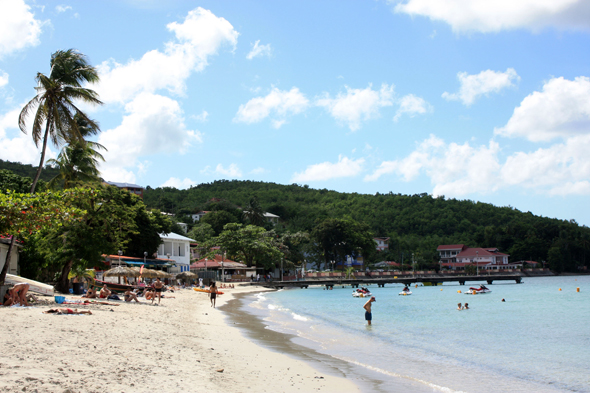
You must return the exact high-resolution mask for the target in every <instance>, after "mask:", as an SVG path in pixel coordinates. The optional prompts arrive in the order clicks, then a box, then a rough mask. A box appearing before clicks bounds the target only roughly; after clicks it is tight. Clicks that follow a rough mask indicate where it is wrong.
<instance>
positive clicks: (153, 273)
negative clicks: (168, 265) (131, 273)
mask: <svg viewBox="0 0 590 393" xmlns="http://www.w3.org/2000/svg"><path fill="white" fill-rule="evenodd" d="M137 272H138V273H139V270H138V271H137ZM141 276H142V277H143V278H156V277H158V270H154V269H143V273H142V274H141Z"/></svg>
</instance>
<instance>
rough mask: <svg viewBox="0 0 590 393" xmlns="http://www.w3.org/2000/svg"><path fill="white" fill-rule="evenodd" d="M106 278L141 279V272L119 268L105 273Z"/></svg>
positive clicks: (123, 267)
mask: <svg viewBox="0 0 590 393" xmlns="http://www.w3.org/2000/svg"><path fill="white" fill-rule="evenodd" d="M103 276H104V277H139V271H136V270H134V269H132V268H130V267H125V266H117V267H115V268H113V269H110V270H107V271H106V272H104V273H103Z"/></svg>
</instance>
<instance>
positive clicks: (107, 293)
mask: <svg viewBox="0 0 590 393" xmlns="http://www.w3.org/2000/svg"><path fill="white" fill-rule="evenodd" d="M98 296H99V297H100V298H101V299H107V298H108V297H109V296H111V291H110V290H109V289H108V288H107V284H104V285H103V287H102V288H101V289H100V294H99V295H98Z"/></svg>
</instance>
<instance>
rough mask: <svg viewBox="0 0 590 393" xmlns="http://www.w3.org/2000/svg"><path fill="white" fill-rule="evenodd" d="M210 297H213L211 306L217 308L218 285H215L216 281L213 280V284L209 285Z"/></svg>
mask: <svg viewBox="0 0 590 393" xmlns="http://www.w3.org/2000/svg"><path fill="white" fill-rule="evenodd" d="M209 297H210V298H211V307H213V308H215V299H217V287H216V286H215V281H211V286H209Z"/></svg>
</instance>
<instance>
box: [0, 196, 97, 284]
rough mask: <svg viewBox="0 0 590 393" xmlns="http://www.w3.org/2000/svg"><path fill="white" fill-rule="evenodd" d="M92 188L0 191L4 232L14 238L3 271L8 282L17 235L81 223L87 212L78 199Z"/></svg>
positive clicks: (0, 277)
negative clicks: (9, 266) (26, 192)
mask: <svg viewBox="0 0 590 393" xmlns="http://www.w3.org/2000/svg"><path fill="white" fill-rule="evenodd" d="M89 192H90V191H88V190H79V189H74V190H68V191H61V192H50V191H48V192H42V193H39V194H36V195H32V194H17V193H13V192H6V193H0V234H2V235H5V236H10V237H12V241H11V243H10V246H9V249H8V252H7V255H6V260H5V261H4V265H3V268H2V271H1V272H0V283H4V280H5V279H6V274H7V272H8V262H9V261H10V255H11V251H12V248H13V247H14V243H15V241H16V238H17V237H20V238H25V239H26V238H28V237H30V236H31V235H33V234H34V233H39V232H43V231H45V230H48V229H49V228H52V229H58V228H61V227H62V226H64V225H69V224H71V223H73V222H78V221H79V220H81V219H82V217H83V215H84V214H85V211H84V210H83V209H81V208H80V207H79V206H77V203H76V201H77V200H79V199H81V198H83V197H85V196H86V195H88V193H89Z"/></svg>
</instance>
